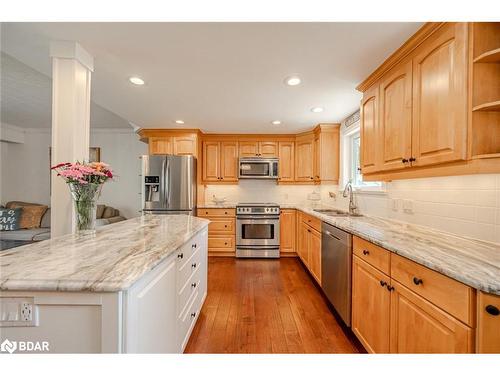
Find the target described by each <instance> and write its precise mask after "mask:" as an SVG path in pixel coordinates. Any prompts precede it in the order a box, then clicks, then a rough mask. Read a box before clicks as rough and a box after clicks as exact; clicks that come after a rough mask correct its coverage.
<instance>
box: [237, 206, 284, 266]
mask: <svg viewBox="0 0 500 375" xmlns="http://www.w3.org/2000/svg"><path fill="white" fill-rule="evenodd" d="M236 257H238V258H279V257H280V207H279V206H278V205H277V204H275V203H240V204H238V205H237V206H236Z"/></svg>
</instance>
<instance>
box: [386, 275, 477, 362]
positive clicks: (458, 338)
mask: <svg viewBox="0 0 500 375" xmlns="http://www.w3.org/2000/svg"><path fill="white" fill-rule="evenodd" d="M392 287H393V288H394V289H393V290H392V292H391V319H390V321H391V329H390V332H391V334H390V343H391V348H390V351H391V353H472V352H473V351H474V349H473V333H474V331H473V329H472V328H470V327H467V326H466V325H465V324H463V323H461V322H460V321H459V320H458V319H455V318H454V317H452V316H451V315H449V314H448V313H446V312H444V311H443V310H441V309H440V308H438V307H437V306H435V305H433V304H432V303H430V302H428V301H427V300H425V299H423V298H422V297H420V296H419V295H417V294H415V293H413V292H412V291H410V290H409V289H407V288H405V287H404V286H403V285H401V284H399V283H398V282H396V281H392Z"/></svg>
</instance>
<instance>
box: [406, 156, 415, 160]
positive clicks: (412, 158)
mask: <svg viewBox="0 0 500 375" xmlns="http://www.w3.org/2000/svg"><path fill="white" fill-rule="evenodd" d="M408 161H417V159H415V158H414V157H413V156H412V157H411V158H409V159H408Z"/></svg>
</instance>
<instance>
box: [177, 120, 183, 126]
mask: <svg viewBox="0 0 500 375" xmlns="http://www.w3.org/2000/svg"><path fill="white" fill-rule="evenodd" d="M175 123H176V124H179V125H182V124H184V121H182V120H175Z"/></svg>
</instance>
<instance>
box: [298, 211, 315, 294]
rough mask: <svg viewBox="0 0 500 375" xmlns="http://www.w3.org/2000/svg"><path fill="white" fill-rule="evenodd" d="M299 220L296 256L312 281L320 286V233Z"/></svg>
mask: <svg viewBox="0 0 500 375" xmlns="http://www.w3.org/2000/svg"><path fill="white" fill-rule="evenodd" d="M302 216H303V214H302V215H300V218H299V220H300V221H299V224H298V228H299V229H298V230H299V233H298V236H297V238H298V243H297V254H298V256H299V258H300V259H301V260H302V262H303V263H304V265H305V266H306V268H307V269H308V271H309V272H310V273H311V275H312V276H313V277H314V279H315V280H316V281H317V282H318V284H320V285H321V232H318V231H317V230H316V229H314V228H313V227H311V226H309V225H308V224H306V222H304V221H303V220H302Z"/></svg>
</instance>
